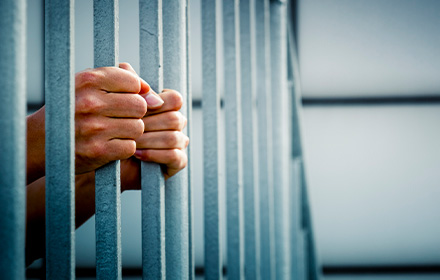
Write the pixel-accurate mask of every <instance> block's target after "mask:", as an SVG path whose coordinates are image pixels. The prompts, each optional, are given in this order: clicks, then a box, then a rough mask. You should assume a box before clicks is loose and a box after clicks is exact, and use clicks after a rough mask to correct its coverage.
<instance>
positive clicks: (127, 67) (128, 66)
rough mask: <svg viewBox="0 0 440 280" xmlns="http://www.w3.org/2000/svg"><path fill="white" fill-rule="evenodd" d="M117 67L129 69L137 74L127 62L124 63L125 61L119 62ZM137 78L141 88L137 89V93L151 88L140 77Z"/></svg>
mask: <svg viewBox="0 0 440 280" xmlns="http://www.w3.org/2000/svg"><path fill="white" fill-rule="evenodd" d="M119 68H122V69H124V70H127V71H129V72H130V73H132V74H133V75H136V76H139V75H138V74H137V73H136V71H135V70H134V68H133V67H132V66H131V65H130V64H129V63H126V62H122V63H119ZM139 79H140V83H141V88H140V90H139V93H147V92H149V91H150V90H151V88H150V85H149V84H148V83H147V82H146V81H144V80H143V79H142V78H139Z"/></svg>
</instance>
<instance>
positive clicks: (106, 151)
mask: <svg viewBox="0 0 440 280" xmlns="http://www.w3.org/2000/svg"><path fill="white" fill-rule="evenodd" d="M120 68H121V69H119V68H116V67H105V68H97V69H89V70H86V71H83V72H79V73H77V74H76V79H75V95H76V97H75V106H76V109H75V167H76V168H75V173H76V175H75V225H76V227H79V226H80V225H81V224H83V223H84V222H85V221H87V220H88V219H89V218H90V217H91V216H92V215H93V214H94V212H95V170H96V169H97V168H99V167H100V166H102V165H104V164H106V163H108V162H110V161H114V160H121V190H122V191H125V190H136V189H140V187H141V185H140V162H141V160H142V161H151V162H157V163H160V164H162V167H163V168H162V171H163V174H164V177H165V179H168V178H169V177H171V176H173V175H174V174H176V173H177V172H179V171H180V170H181V169H183V168H184V167H185V166H186V164H187V156H186V153H185V148H186V147H187V145H188V143H189V139H188V137H187V136H185V135H184V134H183V133H182V129H183V128H184V127H185V125H186V118H185V117H184V116H183V115H182V114H181V113H180V112H179V111H178V110H179V109H180V108H181V106H182V98H181V96H180V94H179V93H178V92H176V91H173V90H164V91H163V92H162V93H160V94H159V95H157V94H156V93H154V92H153V91H152V90H150V88H149V86H148V84H147V83H146V82H145V81H143V80H142V79H140V78H139V77H138V76H137V74H136V73H135V72H134V70H133V69H132V68H131V66H130V65H129V64H121V65H120ZM109 79H110V80H111V81H108V80H109ZM155 102H156V103H155ZM130 108H132V109H130ZM147 108H148V111H147ZM27 128H28V130H27V137H28V143H29V145H28V147H27V156H28V162H27V172H28V173H27V174H28V176H27V181H28V185H27V188H26V190H27V209H26V210H27V215H26V263H27V264H30V263H31V262H32V261H33V260H35V259H37V258H39V257H42V256H43V255H44V250H45V177H44V165H45V162H44V107H43V108H42V109H40V110H39V111H37V112H36V113H35V114H33V115H31V116H29V117H28V119H27Z"/></svg>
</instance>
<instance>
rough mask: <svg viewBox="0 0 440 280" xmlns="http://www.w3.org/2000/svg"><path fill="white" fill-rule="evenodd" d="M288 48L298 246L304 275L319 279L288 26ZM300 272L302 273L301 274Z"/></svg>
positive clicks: (294, 60)
mask: <svg viewBox="0 0 440 280" xmlns="http://www.w3.org/2000/svg"><path fill="white" fill-rule="evenodd" d="M288 28H289V29H288V46H289V66H290V67H289V75H290V76H291V80H292V83H294V84H293V85H292V143H291V144H292V157H293V159H294V161H299V165H300V166H299V169H300V170H299V174H298V176H299V180H300V194H299V196H300V198H299V199H300V202H299V203H300V223H301V227H302V230H303V232H302V237H299V241H298V242H299V243H298V245H299V246H300V247H301V248H303V249H304V251H303V252H302V255H301V256H300V258H302V259H304V267H303V268H301V270H302V269H304V270H305V271H304V275H305V277H306V278H307V279H313V280H315V279H319V278H320V274H321V272H320V267H319V262H318V258H317V252H316V247H315V242H314V231H313V224H312V217H311V213H310V205H309V198H308V192H307V181H306V175H305V168H304V162H303V159H302V144H301V134H300V133H301V129H300V125H301V122H300V108H301V107H300V106H301V105H300V99H299V98H300V94H299V92H300V85H299V79H298V76H299V74H298V73H299V71H298V60H297V50H296V48H295V45H296V44H295V41H294V40H295V39H294V34H293V31H292V29H293V28H292V27H291V26H290V25H288ZM301 270H300V272H301Z"/></svg>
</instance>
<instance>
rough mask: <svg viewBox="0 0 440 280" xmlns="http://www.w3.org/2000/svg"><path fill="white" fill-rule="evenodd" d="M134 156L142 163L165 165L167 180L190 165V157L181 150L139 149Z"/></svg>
mask: <svg viewBox="0 0 440 280" xmlns="http://www.w3.org/2000/svg"><path fill="white" fill-rule="evenodd" d="M134 156H135V157H136V158H138V159H140V160H142V161H152V162H156V163H160V164H165V165H166V168H165V170H164V173H165V177H166V179H167V178H169V177H171V176H173V175H174V174H176V173H177V172H179V171H180V170H182V169H183V168H185V167H186V165H187V163H188V157H187V155H186V153H185V152H184V151H182V150H179V149H171V150H154V149H143V150H139V149H138V150H136V152H135V154H134Z"/></svg>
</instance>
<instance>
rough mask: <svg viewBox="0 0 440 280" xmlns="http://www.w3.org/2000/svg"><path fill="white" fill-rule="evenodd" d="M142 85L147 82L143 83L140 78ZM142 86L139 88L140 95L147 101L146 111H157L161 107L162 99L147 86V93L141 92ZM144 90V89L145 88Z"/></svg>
mask: <svg viewBox="0 0 440 280" xmlns="http://www.w3.org/2000/svg"><path fill="white" fill-rule="evenodd" d="M142 84H146V85H148V84H147V82H145V81H144V80H143V79H142V78H141V85H142ZM143 89H144V86H141V92H140V95H141V96H142V97H143V98H145V100H146V101H147V108H148V109H159V108H160V107H162V105H163V103H164V101H163V99H162V98H161V97H160V96H159V95H158V94H157V93H156V92H155V91H154V90H153V89H151V88H150V86H148V91H143ZM145 89H146V87H145Z"/></svg>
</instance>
